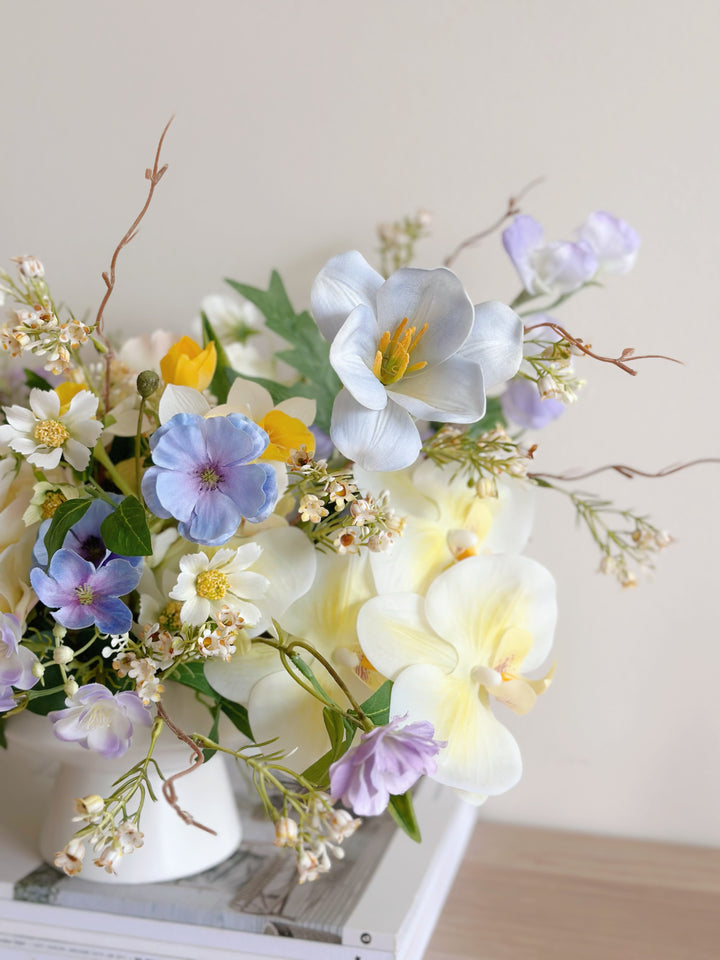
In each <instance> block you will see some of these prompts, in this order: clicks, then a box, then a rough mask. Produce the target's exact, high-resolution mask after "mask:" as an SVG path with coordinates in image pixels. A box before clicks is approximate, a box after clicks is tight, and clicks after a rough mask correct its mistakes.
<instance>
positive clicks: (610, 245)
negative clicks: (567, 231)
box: [577, 210, 640, 274]
mask: <svg viewBox="0 0 720 960" xmlns="http://www.w3.org/2000/svg"><path fill="white" fill-rule="evenodd" d="M577 235H578V238H579V239H580V241H581V242H582V243H584V244H585V245H586V246H588V247H589V248H590V249H591V250H592V251H593V253H594V254H595V256H596V257H597V262H598V272H599V273H617V274H619V273H628V271H630V270H632V268H633V267H634V266H635V260H636V259H637V253H638V248H639V246H640V237H639V236H638V235H637V233H636V232H635V231H634V230H633V228H632V227H631V226H630V224H629V223H626V222H625V221H624V220H620V218H619V217H614V216H613V215H612V214H610V213H606V212H605V211H604V210H596V211H595V213H591V214H590V216H589V217H588V218H587V220H586V221H585V223H583V224H582V226H581V227H579V228H578V230H577Z"/></svg>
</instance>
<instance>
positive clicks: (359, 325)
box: [330, 304, 387, 410]
mask: <svg viewBox="0 0 720 960" xmlns="http://www.w3.org/2000/svg"><path fill="white" fill-rule="evenodd" d="M378 339H379V335H378V330H377V324H376V323H375V314H374V313H373V311H372V310H371V309H370V307H368V306H366V305H365V304H360V306H358V307H356V308H355V309H354V310H353V312H352V313H351V314H350V316H349V317H348V318H347V320H346V321H345V323H344V324H343V325H342V327H340V329H339V330H338V332H337V335H336V337H335V339H334V340H333V342H332V346H331V347H330V363H331V364H332V366H333V367H334V368H335V371H336V373H337V375H338V376H339V377H340V379H341V380H342V382H343V384H344V385H345V387H346V388H347V389H348V390H349V391H350V393H351V394H352V395H353V396H354V397H355V399H356V400H357V401H358V403H360V404H362V406H363V407H368V408H369V409H370V410H382V409H383V407H384V406H385V404H386V403H387V393H386V391H385V387H384V386H383V384H382V383H380V381H379V380H378V378H377V377H376V376H375V374H374V373H373V372H372V366H373V362H374V360H375V354H376V353H377V347H378Z"/></svg>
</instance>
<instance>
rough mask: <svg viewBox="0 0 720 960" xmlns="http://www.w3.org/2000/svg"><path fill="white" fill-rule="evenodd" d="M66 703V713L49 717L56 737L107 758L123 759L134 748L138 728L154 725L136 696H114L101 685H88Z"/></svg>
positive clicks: (128, 694)
mask: <svg viewBox="0 0 720 960" xmlns="http://www.w3.org/2000/svg"><path fill="white" fill-rule="evenodd" d="M65 703H66V704H67V706H66V708H65V709H64V710H52V711H51V712H50V713H49V714H48V719H49V720H50V721H51V722H52V725H53V733H54V734H55V736H56V737H57V738H58V740H70V741H75V742H76V743H79V744H80V746H81V747H85V749H86V750H95V751H96V753H100V754H102V756H103V757H121V756H122V755H123V754H124V753H125V751H126V750H127V748H128V747H129V746H130V740H131V738H132V735H133V730H134V728H135V727H136V726H143V727H149V726H150V724H151V722H152V720H151V717H150V713H149V711H148V710H147V709H146V708H145V707H144V706H143V703H142V700H141V699H140V697H138V695H137V694H136V693H133V692H132V691H131V690H124V691H123V692H122V693H116V694H112V693H111V692H110V691H109V690H108V689H107V687H104V686H103V685H102V684H101V683H88V684H85V686H84V687H80V688H79V689H78V690H77V692H76V693H75V694H74V696H72V697H68V699H67V700H66V701H65Z"/></svg>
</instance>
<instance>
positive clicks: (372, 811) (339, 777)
mask: <svg viewBox="0 0 720 960" xmlns="http://www.w3.org/2000/svg"><path fill="white" fill-rule="evenodd" d="M402 724H405V725H404V726H402ZM434 733H435V730H434V728H433V725H432V724H431V723H428V722H427V721H425V720H422V721H416V722H414V723H405V717H394V718H393V719H392V720H391V721H390V722H389V723H388V724H386V725H385V726H383V727H375V729H373V730H371V731H370V732H369V733H364V734H363V735H362V736H361V738H360V743H359V744H358V746H357V747H352V748H351V749H350V750H348V752H347V753H346V754H345V755H344V756H343V757H341V758H340V759H339V760H337V761H336V762H335V763H333V764H332V766H331V767H330V793H331V795H332V797H333V799H334V800H342V802H343V803H344V804H345V805H346V806H347V807H350V808H351V809H352V810H354V812H355V813H356V814H358V815H359V816H362V817H375V816H377V815H378V814H380V813H382V812H383V810H384V809H385V808H386V807H387V805H388V802H389V800H390V797H391V796H397V795H399V794H402V793H405V791H406V790H409V789H410V787H412V785H413V784H414V783H416V781H417V780H419V779H420V777H421V776H422V775H423V774H430V775H432V774H433V773H435V769H436V764H435V760H434V759H433V758H434V757H435V755H436V754H437V753H438V751H439V750H440V749H441V747H444V746H445V743H444V742H440V741H438V740H433V735H434Z"/></svg>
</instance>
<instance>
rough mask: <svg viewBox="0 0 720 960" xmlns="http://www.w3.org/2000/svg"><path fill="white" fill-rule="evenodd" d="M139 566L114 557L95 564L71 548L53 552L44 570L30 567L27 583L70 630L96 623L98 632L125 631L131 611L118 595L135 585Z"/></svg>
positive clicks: (129, 623) (129, 625)
mask: <svg viewBox="0 0 720 960" xmlns="http://www.w3.org/2000/svg"><path fill="white" fill-rule="evenodd" d="M140 572H141V571H140V569H139V568H138V567H134V566H133V565H132V564H131V563H129V562H128V561H127V560H123V559H120V558H117V559H115V560H108V561H107V562H106V563H104V564H102V566H100V567H95V566H94V564H92V563H90V561H89V560H83V558H82V557H79V556H78V555H77V554H76V553H74V552H73V551H72V550H65V549H63V550H58V551H57V552H56V553H54V554H53V558H52V560H51V561H50V566H49V568H48V571H47V573H45V571H44V570H41V569H40V567H35V568H34V569H33V570H31V571H30V583H31V584H32V588H33V590H34V591H35V593H36V594H37V595H38V597H39V599H40V600H41V601H42V602H43V603H44V604H45V605H46V606H48V607H59V609H57V610H54V611H53V616H54V617H55V619H56V620H57V622H58V623H61V624H62V625H63V626H64V627H68V628H70V629H72V630H79V629H81V628H82V627H90V626H92V625H93V624H95V626H97V628H98V630H99V631H100V632H101V633H111V634H121V633H127V631H128V630H129V629H130V627H131V626H132V614H131V612H130V610H129V609H128V607H127V606H126V605H125V604H124V603H123V602H122V600H120V599H119V598H120V597H122V596H125V594H126V593H130V591H131V590H134V589H135V587H136V586H137V585H138V582H139V580H140Z"/></svg>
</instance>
